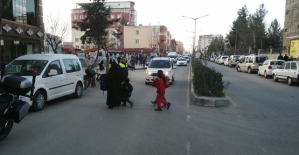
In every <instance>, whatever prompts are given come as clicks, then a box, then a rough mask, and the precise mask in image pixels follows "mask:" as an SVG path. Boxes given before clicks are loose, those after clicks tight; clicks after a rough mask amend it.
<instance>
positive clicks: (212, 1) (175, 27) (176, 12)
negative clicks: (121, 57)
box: [43, 0, 285, 50]
mask: <svg viewBox="0 0 299 155" xmlns="http://www.w3.org/2000/svg"><path fill="white" fill-rule="evenodd" d="M107 1H108V2H109V1H117V0H107ZM118 1H124V0H118ZM78 2H90V1H89V0H43V7H44V23H45V24H47V22H46V21H47V18H48V17H49V16H50V15H51V16H53V17H56V16H60V17H61V18H62V19H64V20H69V21H70V19H71V9H72V8H74V7H75V4H76V3H78ZM134 2H135V10H136V11H137V24H138V25H139V24H142V25H149V24H151V25H158V24H161V25H165V26H166V27H167V28H168V30H169V31H170V33H171V34H172V37H173V38H175V39H176V40H179V41H182V42H183V43H184V46H185V48H186V49H187V50H188V49H190V47H191V46H192V44H193V33H192V32H189V31H194V20H191V19H187V18H183V17H182V16H189V17H192V18H197V17H201V16H204V15H206V14H208V16H206V17H203V18H200V19H198V20H197V22H196V24H197V26H196V29H197V31H196V35H197V36H198V35H206V34H222V35H223V36H225V35H226V34H227V33H228V31H229V30H230V29H231V28H230V26H231V25H232V22H233V21H234V20H235V19H236V18H237V16H238V15H237V11H238V10H239V9H240V8H242V7H243V6H244V5H246V6H247V9H248V10H249V13H251V14H253V13H254V12H255V11H256V9H258V8H259V6H260V4H262V3H264V5H265V8H266V10H268V14H267V16H266V21H265V22H266V27H268V26H269V25H270V23H271V21H273V20H274V19H275V18H277V19H278V21H279V23H280V26H281V27H283V26H284V25H283V23H284V12H285V0H182V1H179V0H134ZM65 41H71V33H69V36H68V37H67V38H66V40H65Z"/></svg>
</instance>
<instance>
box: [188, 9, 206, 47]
mask: <svg viewBox="0 0 299 155" xmlns="http://www.w3.org/2000/svg"><path fill="white" fill-rule="evenodd" d="M206 16H208V14H207V15H204V16H200V17H197V18H192V17H187V16H183V17H184V18H189V19H193V20H194V36H193V48H195V37H196V20H197V19H199V18H202V17H206Z"/></svg>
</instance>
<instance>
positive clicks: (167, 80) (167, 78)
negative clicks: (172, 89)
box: [165, 76, 170, 88]
mask: <svg viewBox="0 0 299 155" xmlns="http://www.w3.org/2000/svg"><path fill="white" fill-rule="evenodd" d="M169 86H170V83H169V77H168V76H165V88H168V87H169Z"/></svg>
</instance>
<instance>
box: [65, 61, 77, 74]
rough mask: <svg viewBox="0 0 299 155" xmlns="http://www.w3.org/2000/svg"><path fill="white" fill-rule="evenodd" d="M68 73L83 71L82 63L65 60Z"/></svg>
mask: <svg viewBox="0 0 299 155" xmlns="http://www.w3.org/2000/svg"><path fill="white" fill-rule="evenodd" d="M63 64H64V67H65V71H66V73H71V72H77V71H80V70H81V67H80V63H79V62H78V60H76V59H63Z"/></svg>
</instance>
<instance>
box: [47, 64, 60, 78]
mask: <svg viewBox="0 0 299 155" xmlns="http://www.w3.org/2000/svg"><path fill="white" fill-rule="evenodd" d="M51 70H56V71H57V75H60V74H62V69H61V64H60V61H59V60H54V61H52V62H51V63H50V64H49V66H48V68H47V69H46V71H45V73H44V75H43V78H46V77H49V76H50V75H49V73H50V71H51ZM53 76H56V75H53Z"/></svg>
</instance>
